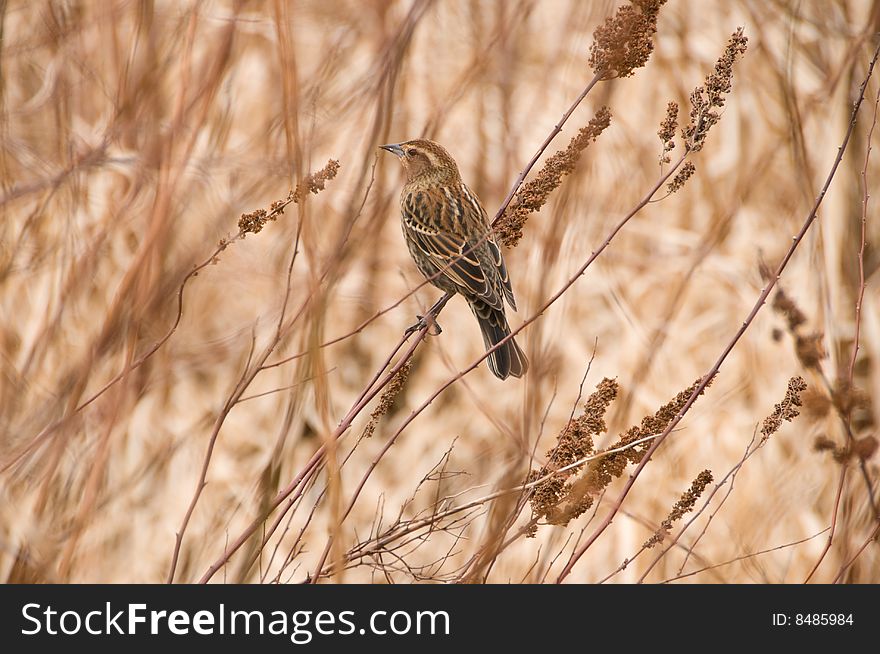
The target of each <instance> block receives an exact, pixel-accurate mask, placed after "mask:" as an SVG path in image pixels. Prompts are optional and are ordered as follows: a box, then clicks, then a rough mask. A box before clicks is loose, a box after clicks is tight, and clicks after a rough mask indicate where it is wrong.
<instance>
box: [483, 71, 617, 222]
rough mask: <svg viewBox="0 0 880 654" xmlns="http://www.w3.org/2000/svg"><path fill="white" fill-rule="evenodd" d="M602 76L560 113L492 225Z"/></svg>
mask: <svg viewBox="0 0 880 654" xmlns="http://www.w3.org/2000/svg"><path fill="white" fill-rule="evenodd" d="M601 79H602V77H601V76H600V75H594V76H593V79H591V80H590V81H589V83H588V84H587V85H586V87H584V90H583V91H581V94H580V95H579V96H578V97H577V98H575V101H574V102H572V103H571V106H570V107H569V108H568V111H566V112H565V113H564V114H562V118H560V119H559V122H558V123H556V125H554V126H553V129H552V130H551V131H550V133H549V134H548V135H547V138H546V139H544V142H543V143H542V144H541V145H540V147H539V148H538V151H537V152H535V154H534V156H533V157H532V158H531V159H530V160H529V162H528V163H527V164H526V167H525V168H523V169H522V170H521V171H520V173H519V176H517V178H516V181H515V182H514V183H513V186H512V187H510V191H509V192H508V193H507V196H506V197H505V198H504V201H503V202H502V203H501V207H499V209H498V211H497V212H495V217H494V218H493V219H492V226H493V227H494V226H495V225H496V223H497V222H498V221H499V220H501V216H503V215H504V211H505V210H506V209H507V207H508V205H510V202H511V201H512V200H513V196H514V195H516V192H517V191H518V190H519V187H520V186H522V184H523V182H524V181H526V177H528V175H529V173H530V172H531V170H532V168H534V166H535V164H536V163H537V162H538V159H540V158H541V155H542V154H544V150H546V149H547V147H548V146H549V145H550V143H551V142H552V141H553V139H555V138H556V135H557V134H559V132H561V131H562V127H563V126H564V125H565V123H566V122H567V121H568V119H569V117H570V116H571V115H572V114H573V113H574V110H575V109H577V107H578V105H579V104H580V103H581V102H583V100H584V98H586V97H587V94H589V92H590V91H591V90H592V89H593V87H594V86H596V84H597V83H598V82H600V81H601Z"/></svg>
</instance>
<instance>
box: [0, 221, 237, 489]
mask: <svg viewBox="0 0 880 654" xmlns="http://www.w3.org/2000/svg"><path fill="white" fill-rule="evenodd" d="M242 235H243V233H242V232H238V234H236V235H235V236H233V237H232V238H230V239H228V240H226V241H223V242H221V243H220V245H218V246H217V248H216V249H215V250H214V251H213V252H212V253H211V254H210V255H209V256H208V258H207V259H205V260H204V261H202V263H200V264H198V265H197V266H195V267H193V269H192V270H191V271H189V272H188V273H187V275H186V277H184V278H183V281H182V282H181V283H180V286H179V287H178V289H177V314H176V315H175V316H174V321H173V322H172V323H171V327H169V328H168V331H167V332H165V334H164V335H163V336H162V338H160V339H159V340H158V341H156V342H155V343H154V344H153V345H152V346H151V347H150V349H149V350H147V351H146V352H144V353H143V354H142V355H141V356H140V357H138V358H137V359H135V360H134V361H132V362H131V363H130V364H129V365H127V366H126V367H125V368H124V369H123V370H121V371H120V372H119V373H118V374H117V375H116V376H115V377H114V378H113V379H111V380H110V381H108V382H107V383H106V384H104V386H102V387H101V388H100V389H99V390H98V391H96V392H95V393H94V394H93V395H92V396H91V397H89V398H88V399H87V400H84V401H83V402H82V403H81V404H79V405H78V406H77V407H76V408H75V409H74V410H73V411H72V412H71V413H70V414H68V415H66V416H64V417H63V418H61V419H60V420H57V421H55V422H53V423H52V424H51V425H49V426H47V427H46V428H45V429H43V430H42V431H41V432H40V433H39V434H38V435H37V436H35V437H34V438H33V439H32V440H31V441H30V442H29V443H28V444H27V445H25V446H24V447H23V448H22V449H21V450H19V451H18V452H16V453H15V454H13V455H12V456H11V457H10V458H9V459H7V460H6V461H4V462H3V467H2V468H0V472H6V471H7V470H9V468H11V467H12V466H13V465H15V464H16V463H18V462H19V461H20V460H21V459H22V458H23V457H24V456H26V455H27V454H28V453H30V452H32V451H33V450H34V449H36V448H37V447H39V446H40V445H41V444H42V443H44V442H45V441H46V440H47V439H48V438H49V437H50V436H51V435H52V434H53V433H54V432H55V431H56V430H57V429H58V428H59V427H62V426H63V425H64V424H66V423H67V421H69V420H70V419H71V418H72V417H74V416H75V415H76V414H77V413H79V412H80V411H82V410H83V409H85V408H86V407H87V406H89V405H90V404H91V403H92V402H94V401H95V400H97V399H98V398H99V397H101V396H102V395H103V394H104V393H106V392H107V391H109V390H110V389H111V388H113V386H115V385H116V384H118V383H119V382H120V381H121V380H122V379H124V378H125V377H126V375H128V374H130V373H131V372H132V371H134V370H136V369H137V368H139V367H140V366H142V365H143V364H144V362H145V361H146V360H147V359H149V358H150V357H151V356H153V355H154V354H156V352H158V351H159V349H160V348H161V347H162V346H163V345H165V343H166V342H168V339H170V338H171V337H172V336H173V335H174V332H175V331H177V327H178V326H179V325H180V321H181V319H182V318H183V292H184V290H185V289H186V285H187V284H188V283H189V281H190V280H191V279H192V278H193V277H196V276H197V275H198V274H199V272H201V271H202V270H204V269H205V268H206V267H208V266H210V265H211V264H212V263H213V262H214V260H215V259H216V257H217V256H218V255H219V254H220V253H221V252H222V251H223V250H225V249H226V248H227V247H228V245H229V244H230V243H233V242H234V241H237V240H239V239H241V237H242Z"/></svg>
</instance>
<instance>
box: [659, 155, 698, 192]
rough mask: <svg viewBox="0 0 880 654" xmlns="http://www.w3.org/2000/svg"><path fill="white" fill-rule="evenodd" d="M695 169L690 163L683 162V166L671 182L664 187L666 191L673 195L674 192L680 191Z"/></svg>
mask: <svg viewBox="0 0 880 654" xmlns="http://www.w3.org/2000/svg"><path fill="white" fill-rule="evenodd" d="M696 170H697V168H696V166H694V164H693V163H692V162H690V161H685V162H684V165H683V166H682V167H681V170H679V171H678V173H677V174H676V175H675V177H673V178H672V181H671V182H669V184H667V185H666V190H667V191H669V193H675V192H676V191H679V190H681V187H682V186H684V185H685V182H687V181H688V180H689V179H690V178H691V176H692V175H693V174H694V172H696Z"/></svg>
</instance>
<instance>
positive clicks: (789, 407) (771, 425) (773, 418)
mask: <svg viewBox="0 0 880 654" xmlns="http://www.w3.org/2000/svg"><path fill="white" fill-rule="evenodd" d="M805 390H807V382H805V381H804V378H803V377H792V378H791V379H789V380H788V388H787V389H786V391H785V397H784V398H782V402H780V403H779V404H777V405H776V406H775V407H774V408H773V413H771V414H770V415H769V416H767V417H766V418H764V422H763V424H762V425H761V442H762V443H763V442H765V441H766V440H767V439H768V438H770V436H771V435H773V434H775V433H776V432H777V431H779V428H780V427H781V426H782V422H783V421H784V420H785V421H788V422H791V421H792V420H794V419H795V418H796V417H797V416H798V415H799V414H800V411H799V410H798V407H800V406H801V393H803V392H804V391H805Z"/></svg>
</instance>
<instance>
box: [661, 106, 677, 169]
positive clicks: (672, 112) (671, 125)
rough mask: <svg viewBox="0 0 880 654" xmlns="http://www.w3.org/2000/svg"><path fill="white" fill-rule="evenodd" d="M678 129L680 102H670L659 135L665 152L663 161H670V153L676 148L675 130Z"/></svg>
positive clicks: (662, 156)
mask: <svg viewBox="0 0 880 654" xmlns="http://www.w3.org/2000/svg"><path fill="white" fill-rule="evenodd" d="M676 131H678V103H677V102H670V103H669V104H667V105H666V118H664V119H663V122H662V123H660V129H659V130H658V131H657V136H659V137H660V142H661V143H662V144H663V152H662V153H661V155H660V162H661V163H669V153H670V152H672V151H673V150H674V149H675V132H676Z"/></svg>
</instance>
